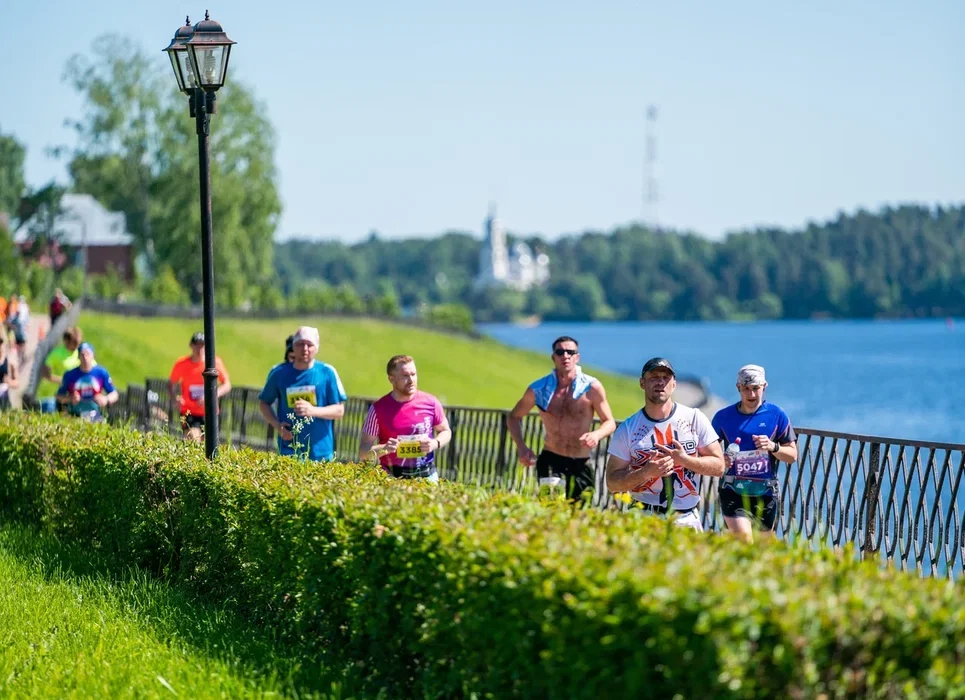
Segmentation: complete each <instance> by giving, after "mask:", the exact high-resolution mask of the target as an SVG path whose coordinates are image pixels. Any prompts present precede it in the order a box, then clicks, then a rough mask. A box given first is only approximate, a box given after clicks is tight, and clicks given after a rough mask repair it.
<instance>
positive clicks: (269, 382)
mask: <svg viewBox="0 0 965 700" xmlns="http://www.w3.org/2000/svg"><path fill="white" fill-rule="evenodd" d="M277 398H278V389H277V388H276V387H275V371H274V370H272V371H271V372H269V373H268V378H267V379H266V380H265V386H264V388H262V390H261V393H260V394H258V400H259V401H264V402H265V403H267V404H269V405H274V404H275V400H276V399H277Z"/></svg>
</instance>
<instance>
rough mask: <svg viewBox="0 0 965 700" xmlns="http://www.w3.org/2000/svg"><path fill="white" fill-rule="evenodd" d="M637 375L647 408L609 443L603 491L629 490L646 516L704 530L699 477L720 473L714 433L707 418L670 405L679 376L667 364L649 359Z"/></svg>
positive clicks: (721, 465) (624, 424) (721, 462)
mask: <svg viewBox="0 0 965 700" xmlns="http://www.w3.org/2000/svg"><path fill="white" fill-rule="evenodd" d="M640 375H641V376H640V388H641V389H643V392H644V396H645V399H646V403H645V404H644V406H643V408H641V409H640V410H639V411H637V412H636V413H634V414H633V415H632V416H630V417H629V418H627V419H626V420H625V421H623V422H622V423H621V424H620V427H619V428H617V430H616V432H615V433H614V434H613V439H612V440H610V450H609V454H610V457H609V459H608V460H607V464H606V483H607V487H608V488H609V489H610V491H612V492H614V493H620V492H626V491H629V492H630V496H631V497H632V498H633V499H634V500H636V501H638V502H640V503H641V504H642V506H643V509H644V510H645V511H647V512H650V513H659V514H669V515H670V517H672V518H673V522H674V524H675V525H678V526H680V527H689V528H693V529H694V530H698V531H699V530H703V527H702V526H701V523H700V515H699V513H698V506H699V505H700V477H701V476H720V475H721V474H723V473H724V457H723V455H722V454H721V450H720V443H719V442H718V440H717V433H715V432H714V428H713V427H712V426H711V424H710V420H709V419H708V418H707V416H705V415H704V414H703V413H701V412H700V411H699V410H697V409H696V408H691V407H689V406H684V405H683V404H678V403H676V402H675V401H674V400H673V391H674V389H675V388H676V387H677V378H676V377H677V375H676V373H675V372H674V369H673V366H672V365H671V364H670V361H669V360H666V359H664V358H662V357H654V358H652V359H650V360H647V363H646V364H645V365H644V366H643V371H642V372H641V373H640ZM668 497H669V498H668ZM668 502H669V505H670V507H669V508H668Z"/></svg>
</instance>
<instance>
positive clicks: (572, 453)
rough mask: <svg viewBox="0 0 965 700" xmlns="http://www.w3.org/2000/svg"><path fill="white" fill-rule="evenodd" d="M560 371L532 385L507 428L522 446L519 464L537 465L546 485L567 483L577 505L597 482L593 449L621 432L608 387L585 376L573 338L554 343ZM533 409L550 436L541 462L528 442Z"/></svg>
mask: <svg viewBox="0 0 965 700" xmlns="http://www.w3.org/2000/svg"><path fill="white" fill-rule="evenodd" d="M552 348H553V354H552V359H553V365H554V369H553V371H552V372H550V373H549V374H548V375H546V376H545V377H543V378H542V379H538V380H536V381H535V382H533V383H532V384H530V385H529V386H528V387H527V388H526V391H525V392H524V393H523V397H522V398H521V399H520V400H519V401H517V402H516V405H515V406H514V407H513V410H512V412H510V414H509V415H508V416H507V417H506V427H507V428H508V429H509V434H510V436H511V437H512V438H513V442H515V443H516V450H517V452H518V453H519V461H520V462H521V463H522V464H524V465H526V466H527V467H531V466H533V464H535V465H536V475H537V477H538V479H539V483H540V485H541V486H543V485H555V484H558V483H559V482H560V480H561V479H564V478H565V480H566V495H567V498H570V499H572V500H574V501H579V500H580V499H581V498H582V495H583V492H584V491H586V490H587V489H592V488H593V486H594V483H595V476H594V473H593V469H592V468H591V467H590V466H589V465H588V461H589V457H590V450H592V449H593V448H594V447H596V446H597V445H598V444H599V443H600V441H601V440H603V439H605V438H606V437H607V436H608V435H611V434H612V433H613V431H614V430H615V429H616V421H615V420H613V412H612V411H611V410H610V404H609V403H608V402H607V399H606V391H605V390H604V389H603V384H601V383H600V381H599V380H598V379H596V378H595V377H591V376H590V375H588V374H584V373H583V370H582V368H581V367H580V365H579V362H580V346H579V343H577V342H576V341H575V340H574V339H573V338H571V337H569V336H566V335H564V336H561V337H559V338H557V339H556V340H554V341H553V345H552ZM533 406H537V407H538V408H539V417H540V420H541V421H542V423H543V430H544V432H545V434H546V437H545V440H544V443H543V450H542V451H541V452H540V454H539V457H538V458H537V457H536V454H535V453H534V452H533V451H532V450H531V449H530V448H529V447H528V446H527V445H526V441H525V440H524V439H523V428H522V419H523V417H524V416H526V415H527V414H528V413H529V412H530V411H532V410H533ZM594 412H595V413H596V415H597V416H599V417H600V427H599V428H597V429H596V430H590V428H592V427H593V414H594Z"/></svg>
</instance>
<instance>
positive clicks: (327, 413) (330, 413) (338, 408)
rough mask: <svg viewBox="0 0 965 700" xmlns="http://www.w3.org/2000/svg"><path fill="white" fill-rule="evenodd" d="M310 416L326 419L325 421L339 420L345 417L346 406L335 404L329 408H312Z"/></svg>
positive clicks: (341, 403)
mask: <svg viewBox="0 0 965 700" xmlns="http://www.w3.org/2000/svg"><path fill="white" fill-rule="evenodd" d="M308 415H310V416H312V417H313V418H324V419H325V420H338V419H339V418H341V417H342V416H344V415H345V404H344V403H343V402H339V403H333V404H331V405H329V406H312V410H311V411H309V413H308Z"/></svg>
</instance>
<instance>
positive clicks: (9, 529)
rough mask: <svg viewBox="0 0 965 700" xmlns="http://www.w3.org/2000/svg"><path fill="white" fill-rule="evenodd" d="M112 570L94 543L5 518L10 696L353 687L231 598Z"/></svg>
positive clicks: (2, 628)
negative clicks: (217, 602) (82, 544)
mask: <svg viewBox="0 0 965 700" xmlns="http://www.w3.org/2000/svg"><path fill="white" fill-rule="evenodd" d="M110 571H111V569H110V566H109V562H107V561H106V560H104V559H99V558H98V557H96V556H93V557H92V556H91V553H90V552H89V551H86V552H85V551H82V550H81V549H79V548H74V547H70V546H66V545H62V544H60V543H58V542H56V541H55V540H53V539H51V538H49V537H44V536H39V535H38V534H37V532H36V531H33V530H31V529H28V528H24V527H21V526H11V525H6V526H4V527H2V528H0V695H2V696H4V697H18V698H30V697H38V698H39V697H44V698H47V697H58V698H62V697H78V698H95V697H100V698H122V697H139V698H142V697H143V698H155V697H156V698H174V697H191V698H224V697H230V698H262V697H299V698H306V697H330V698H334V697H345V690H346V689H345V687H344V685H343V679H340V678H337V677H336V676H335V674H328V673H327V672H326V671H325V669H322V668H319V667H318V666H317V665H313V664H312V663H311V662H310V660H308V659H299V658H297V656H295V655H288V656H286V655H284V654H280V653H279V650H278V649H279V648H278V647H277V646H275V645H273V643H272V642H271V640H270V639H268V638H267V637H266V632H265V631H262V630H253V629H251V628H250V627H249V626H246V623H244V622H241V621H240V620H239V619H238V618H237V617H235V616H233V615H232V614H230V613H228V612H226V611H225V610H224V609H222V608H219V607H217V606H211V605H204V604H199V603H197V602H195V601H192V600H191V599H190V598H189V597H188V596H187V595H186V594H184V593H183V592H181V591H179V590H178V589H176V588H172V587H170V586H167V585H165V584H164V583H162V582H159V581H157V580H154V579H152V578H150V577H149V576H148V575H147V574H145V573H143V572H140V571H138V570H127V573H125V574H123V575H117V574H116V573H114V574H112V573H110ZM349 685H354V684H349Z"/></svg>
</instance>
